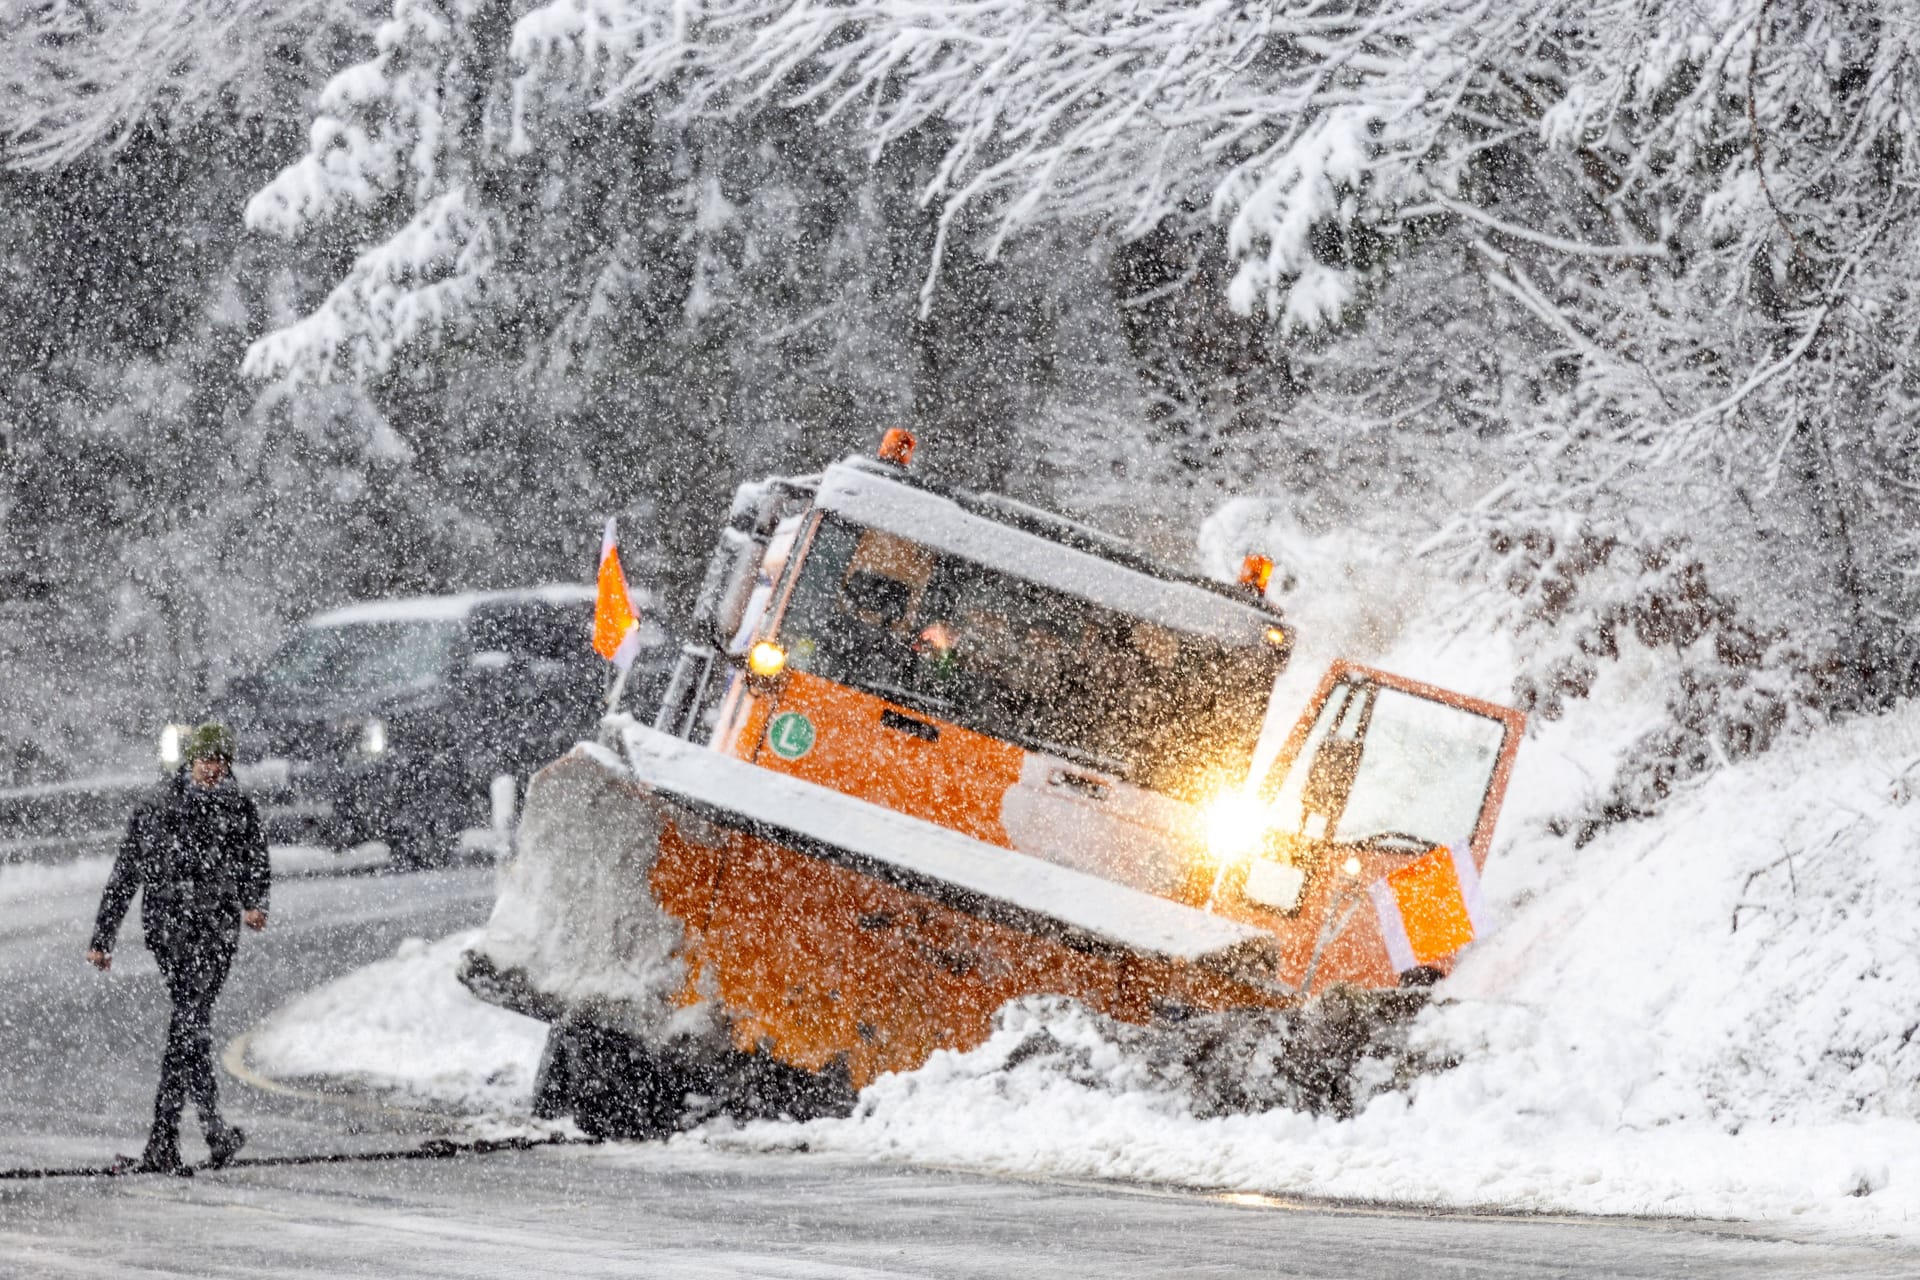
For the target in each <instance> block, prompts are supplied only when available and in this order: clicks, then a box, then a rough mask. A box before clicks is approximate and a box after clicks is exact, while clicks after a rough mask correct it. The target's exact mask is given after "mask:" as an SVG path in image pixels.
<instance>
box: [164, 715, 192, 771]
mask: <svg viewBox="0 0 1920 1280" xmlns="http://www.w3.org/2000/svg"><path fill="white" fill-rule="evenodd" d="M192 732H193V726H191V725H184V724H170V725H166V726H165V727H163V728H162V729H161V730H160V764H161V767H163V768H167V769H178V768H179V767H180V762H181V761H182V760H183V759H185V758H186V751H187V735H189V734H191V733H192Z"/></svg>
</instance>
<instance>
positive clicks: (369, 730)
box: [360, 716, 387, 760]
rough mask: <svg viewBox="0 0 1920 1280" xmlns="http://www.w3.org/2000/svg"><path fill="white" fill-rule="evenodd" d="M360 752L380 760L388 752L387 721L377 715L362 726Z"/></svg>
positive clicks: (367, 756) (370, 758)
mask: <svg viewBox="0 0 1920 1280" xmlns="http://www.w3.org/2000/svg"><path fill="white" fill-rule="evenodd" d="M360 754H361V755H363V756H365V757H366V758H367V759H369V760H378V759H379V758H380V757H381V756H384V755H385V754H387V722H386V721H385V720H382V719H380V718H379V717H377V716H376V717H375V718H373V719H372V720H369V721H367V722H366V723H365V724H363V725H361V726H360Z"/></svg>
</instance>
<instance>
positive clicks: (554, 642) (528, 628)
mask: <svg viewBox="0 0 1920 1280" xmlns="http://www.w3.org/2000/svg"><path fill="white" fill-rule="evenodd" d="M650 603H651V602H650V601H647V600H646V599H645V597H644V594H639V593H637V598H636V600H635V604H636V606H637V607H639V608H640V609H641V610H642V612H643V615H645V614H649V613H651V610H650V609H649V608H648V607H647V606H648V604H650ZM643 625H644V626H645V630H644V631H643V633H642V636H643V642H644V644H645V648H644V649H643V650H642V653H641V656H640V657H639V659H638V661H637V662H636V664H635V667H634V671H633V675H632V677H631V678H630V680H629V682H628V688H629V691H630V692H629V694H628V696H627V699H626V705H627V706H629V707H634V708H646V707H649V706H651V705H652V701H657V699H658V696H659V686H660V685H661V684H663V683H664V679H665V675H666V671H667V667H668V665H669V664H670V662H671V660H672V652H671V648H670V646H669V645H668V643H667V636H666V634H665V632H664V631H662V630H661V629H660V628H659V627H658V625H657V624H655V623H653V622H651V621H649V622H646V623H645V624H643ZM592 637H593V590H592V588H590V587H585V586H575V585H571V584H568V585H556V586H546V587H536V588H532V589H529V590H523V591H494V592H480V593H474V594H469V595H457V596H424V597H418V598H413V599H395V600H376V601H369V602H367V603H364V604H355V605H349V606H347V607H345V608H341V609H334V610H330V611H328V612H326V613H322V614H318V615H316V616H315V617H313V618H310V619H308V620H307V622H306V624H305V625H304V626H302V627H301V628H300V630H299V631H298V632H297V633H296V634H295V635H294V636H293V638H292V639H290V640H289V641H287V643H286V644H285V645H283V646H282V647H281V649H280V651H279V652H278V653H276V654H274V656H273V657H272V658H271V659H270V660H269V661H268V662H267V664H266V666H265V667H263V668H262V669H261V670H260V671H259V672H258V673H257V674H255V675H251V676H246V677H242V678H240V679H237V680H234V681H232V682H231V683H230V684H229V685H228V687H227V693H226V696H225V698H224V699H223V705H222V706H220V707H218V708H217V709H216V714H217V715H219V716H221V717H222V718H224V719H226V720H227V721H228V722H229V723H231V724H232V725H233V726H234V728H235V730H236V731H237V733H238V735H239V740H240V752H239V759H238V761H237V766H238V767H237V773H238V774H239V777H240V779H241V781H242V783H243V784H244V785H245V786H247V787H248V789H249V790H250V791H252V792H253V793H254V795H255V796H256V797H257V798H258V799H259V801H260V803H261V809H262V813H263V815H264V816H265V817H266V820H267V825H268V829H269V835H270V837H271V838H273V839H277V840H289V839H298V838H306V839H317V840H321V841H325V842H328V843H333V844H343V845H345V844H357V843H360V842H363V841H368V840H384V841H385V842H386V843H387V845H388V846H389V848H390V849H391V850H392V852H393V857H394V860H395V861H396V862H398V863H402V864H409V865H417V864H421V863H427V862H432V861H435V860H437V859H439V858H441V857H443V856H444V855H445V854H447V853H448V852H449V851H451V850H452V849H453V848H454V846H455V844H456V842H457V841H458V838H459V834H460V832H462V831H463V830H465V829H467V828H470V827H475V826H485V825H486V823H487V820H488V814H489V809H490V801H489V795H490V789H491V786H492V783H493V780H494V779H495V778H496V777H499V776H501V775H507V776H510V777H513V778H514V779H516V781H522V782H523V781H524V779H525V777H526V776H527V774H528V773H530V772H531V771H532V770H534V769H536V768H538V767H539V766H540V765H542V764H544V763H546V762H547V761H549V760H552V759H554V758H555V757H557V756H559V755H561V754H563V753H564V752H565V751H566V750H567V749H568V748H569V747H570V746H571V745H572V744H573V743H574V742H575V741H577V740H578V739H580V738H581V737H584V736H590V735H591V733H592V730H593V727H594V725H595V723H596V722H597V720H598V718H599V716H600V711H601V705H602V704H601V700H602V697H603V696H604V691H605V687H606V680H607V673H608V671H609V668H608V666H607V664H606V663H604V662H602V661H601V660H600V659H599V658H598V657H597V656H596V655H595V654H594V652H593V644H592ZM178 736H179V735H178V730H177V729H176V728H174V727H172V726H169V729H168V732H167V734H166V735H163V738H162V742H161V756H162V761H163V763H172V762H169V761H167V759H166V757H167V755H168V748H169V742H172V743H173V744H174V745H173V748H172V750H173V754H174V755H175V757H176V760H177V755H178V746H177V743H178Z"/></svg>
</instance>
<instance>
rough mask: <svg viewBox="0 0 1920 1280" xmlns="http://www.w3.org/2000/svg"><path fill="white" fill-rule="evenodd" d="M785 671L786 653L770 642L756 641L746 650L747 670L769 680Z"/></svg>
mask: <svg viewBox="0 0 1920 1280" xmlns="http://www.w3.org/2000/svg"><path fill="white" fill-rule="evenodd" d="M786 669H787V651H786V650H785V649H782V648H781V647H780V646H779V645H777V644H775V643H774V642H773V641H771V640H757V641H755V642H754V645H753V648H751V649H749V650H747V670H749V671H751V672H753V674H755V675H757V676H759V677H760V678H761V679H763V680H771V679H773V677H775V676H777V675H779V674H780V673H781V672H782V671H785V670H786Z"/></svg>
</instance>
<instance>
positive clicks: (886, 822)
mask: <svg viewBox="0 0 1920 1280" xmlns="http://www.w3.org/2000/svg"><path fill="white" fill-rule="evenodd" d="M621 732H622V736H623V745H624V747H625V748H626V756H627V760H625V761H623V760H621V759H620V758H619V757H618V756H617V755H616V754H615V753H614V752H612V751H610V750H607V749H606V748H604V747H599V746H594V745H583V746H581V747H579V748H576V749H575V751H574V752H573V753H572V754H570V755H568V756H567V757H566V758H564V759H562V760H560V761H558V762H556V763H555V764H553V765H551V766H549V767H548V768H547V769H545V770H543V771H542V772H541V774H540V775H539V776H538V777H537V778H536V780H535V781H534V784H533V786H532V787H531V788H530V790H529V793H528V797H527V806H526V813H525V817H524V819H523V823H522V828H521V841H520V849H519V852H518V854H517V855H516V857H515V858H514V860H513V862H512V863H511V864H510V866H509V867H508V868H507V869H506V871H505V873H504V876H503V879H502V882H501V886H500V893H499V900H498V905H497V906H496V908H495V911H494V914H493V917H492V920H491V922H490V923H489V925H488V928H487V933H486V936H485V939H484V940H483V942H482V943H481V944H480V945H479V946H478V947H477V948H476V949H475V950H473V951H472V952H469V953H468V956H467V958H466V962H465V966H464V969H463V973H462V978H463V980H464V981H466V982H467V983H468V985H469V986H471V987H473V988H474V989H475V990H476V991H478V992H479V993H481V994H482V995H483V996H485V997H486V998H488V999H491V1000H493V1001H495V1002H496V1003H500V1004H505V1005H507V1006H508V1007H511V1008H516V1009H518V1010H520V1011H521V1012H524V1013H527V1014H530V1015H532V1016H535V1017H539V1018H542V1019H543V1020H546V1021H549V1022H553V1023H555V1024H568V1023H576V1024H579V1023H584V1024H591V1025H595V1026H599V1027H605V1028H611V1029H614V1030H616V1031H618V1032H619V1033H621V1034H623V1035H626V1036H630V1037H633V1038H634V1039H636V1040H637V1041H639V1042H640V1043H642V1044H644V1045H647V1046H650V1047H653V1048H655V1049H659V1048H663V1047H674V1051H675V1052H682V1053H684V1052H686V1051H687V1049H688V1048H689V1047H691V1046H689V1043H688V1042H694V1044H697V1043H698V1042H700V1041H702V1040H703V1039H705V1040H707V1041H709V1043H708V1046H707V1047H708V1049H709V1051H712V1050H718V1051H720V1052H725V1051H726V1049H727V1048H728V1047H730V1048H731V1049H732V1050H734V1051H738V1052H740V1053H746V1054H759V1055H767V1056H771V1057H773V1058H775V1059H777V1060H778V1061H780V1062H782V1063H785V1064H787V1065H788V1066H791V1067H794V1068H798V1069H800V1070H802V1071H807V1072H832V1073H834V1074H835V1075H842V1074H843V1075H844V1078H845V1079H846V1081H847V1082H848V1083H849V1084H850V1085H851V1086H852V1087H853V1088H855V1089H857V1088H860V1087H862V1086H864V1085H865V1084H866V1083H867V1082H868V1081H870V1080H871V1079H873V1078H874V1077H875V1076H877V1075H879V1074H881V1073H882V1072H886V1071H893V1070H910V1069H913V1068H915V1067H918V1066H919V1065H921V1064H922V1063H924V1062H925V1060H926V1058H927V1057H928V1056H929V1055H930V1054H931V1053H932V1052H933V1051H935V1050H936V1049H941V1048H967V1047H971V1046H973V1045H975V1044H978V1043H980V1042H981V1041H983V1040H984V1039H985V1038H986V1037H987V1035H988V1033H989V1032H990V1030H991V1024H992V1017H993V1014H994V1011H995V1010H997V1009H998V1008H1000V1007H1001V1006H1002V1005H1003V1004H1005V1003H1006V1002H1007V1001H1009V1000H1012V999H1016V998H1018V997H1020V996H1024V995H1029V994H1034V993H1038V992H1049V993H1057V994H1064V995H1069V996H1073V997H1075V998H1077V999H1080V1000H1082V1001H1084V1002H1085V1003H1087V1004H1088V1005H1090V1006H1091V1007H1093V1008H1095V1009H1098V1010H1100V1011H1102V1012H1105V1013H1109V1014H1111V1015H1113V1016H1115V1017H1119V1018H1122V1019H1125V1020H1127V1021H1131V1022H1147V1021H1151V1020H1152V1019H1153V1018H1154V1017H1155V1016H1156V1015H1162V1014H1166V1013H1168V1012H1172V1011H1176V1010H1179V1009H1183V1008H1194V1009H1213V1008H1225V1007H1233V1006H1243V1005H1271V1004H1278V1003H1285V1002H1286V1001H1287V1000H1288V998H1289V995H1288V991H1287V990H1286V989H1284V988H1282V987H1280V986H1278V985H1276V984H1274V983H1273V982H1272V981H1271V974H1272V972H1273V969H1274V966H1275V963H1276V950H1275V944H1274V939H1273V938H1272V936H1271V935H1270V934H1268V933H1266V932H1265V931H1263V930H1261V929H1258V928H1255V927H1252V926H1251V925H1248V924H1244V923H1241V922H1239V921H1235V920H1231V919H1228V918H1226V917H1224V916H1220V915H1215V914H1212V913H1209V912H1205V911H1201V910H1198V909H1196V908H1193V907H1190V906H1186V905H1183V904H1181V903H1178V902H1172V901H1169V900H1166V899H1163V898H1159V897H1156V896H1154V895H1152V894H1147V893H1143V892H1141V891H1139V890H1136V889H1132V888H1129V887H1127V886H1125V885H1121V884H1116V883H1114V882H1112V881H1109V880H1105V879H1102V878H1100V877H1098V876H1094V875H1091V874H1088V873H1086V872H1082V871H1078V870H1075V869H1073V868H1071V867H1066V866H1060V865H1056V864H1054V863H1050V862H1046V861H1043V860H1040V859H1037V858H1033V857H1029V856H1026V855H1024V854H1021V853H1017V852H1014V851H1012V850H1009V849H1006V848H1002V847H999V846H995V845H991V844H988V843H986V842H984V841H980V840H975V839H973V838H971V837H968V836H965V835H961V834H959V833H957V832H954V831H952V830H949V829H946V828H943V827H940V826H938V825H936V824H934V823H931V822H927V821H924V820H922V819H918V818H914V817H910V816H908V815H905V814H901V813H898V812H895V811H893V810H890V809H886V808H883V807H881V806H879V805H875V804H871V803H868V802H866V801H863V800H859V799H856V798H854V797H850V796H847V795H844V794H841V793H839V792H836V791H833V790H830V789H828V788H826V787H822V786H819V785H817V784H814V783H810V782H807V781H804V780H802V779H798V778H792V777H785V776H781V775H777V774H772V773H770V772H768V771H767V770H765V769H762V768H759V767H757V766H755V765H753V764H750V763H748V762H746V761H742V760H737V759H733V758H730V757H727V756H723V755H720V754H718V753H716V752H713V751H710V750H707V749H704V748H702V747H699V746H696V745H694V744H691V743H688V742H685V741H683V740H681V739H678V738H675V737H672V736H670V735H667V734H664V733H660V732H657V731H655V730H652V729H648V728H644V727H641V726H639V725H635V724H632V723H627V724H625V725H624V726H622V730H621ZM629 762H630V764H629Z"/></svg>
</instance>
